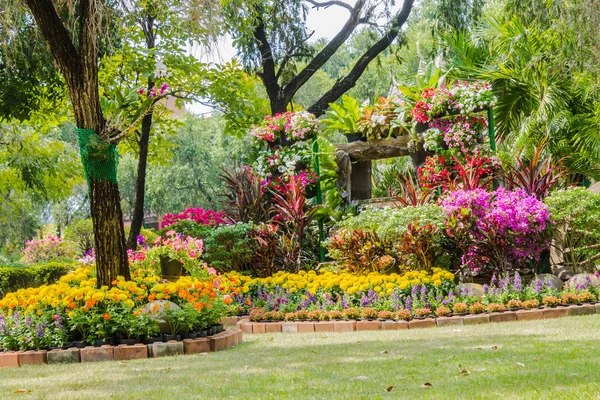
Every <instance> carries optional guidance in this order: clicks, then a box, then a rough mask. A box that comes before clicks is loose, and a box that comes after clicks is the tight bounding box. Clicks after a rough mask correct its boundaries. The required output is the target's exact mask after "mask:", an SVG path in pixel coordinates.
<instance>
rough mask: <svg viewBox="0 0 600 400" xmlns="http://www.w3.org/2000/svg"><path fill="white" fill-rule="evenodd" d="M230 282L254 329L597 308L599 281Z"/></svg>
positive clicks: (442, 275) (367, 278) (383, 278)
mask: <svg viewBox="0 0 600 400" xmlns="http://www.w3.org/2000/svg"><path fill="white" fill-rule="evenodd" d="M227 276H228V277H229V278H232V279H233V280H239V281H240V282H241V286H240V287H239V289H238V290H239V295H237V296H233V298H232V299H233V301H232V304H231V306H230V312H232V313H234V314H235V313H238V314H242V313H244V312H248V311H249V315H248V318H249V319H250V320H251V321H253V322H263V321H284V320H285V321H313V322H318V321H331V320H352V319H357V318H361V319H365V320H373V319H386V320H387V319H390V320H394V319H396V320H405V321H410V320H412V319H416V318H431V317H435V316H437V317H448V316H451V315H453V314H454V315H456V314H458V315H464V314H466V313H470V314H474V315H475V314H484V313H498V312H504V311H506V310H508V309H511V310H513V309H528V308H537V307H539V306H542V305H544V306H547V307H550V308H551V307H556V306H566V305H570V304H583V303H593V302H595V301H596V300H597V299H598V296H599V294H600V293H599V291H598V284H597V283H598V281H597V279H598V278H597V277H590V276H588V277H586V278H585V279H584V280H583V281H581V280H580V281H579V282H580V283H577V284H569V285H568V286H566V287H565V288H564V289H562V290H559V289H556V288H555V287H554V286H553V285H552V284H551V282H550V281H548V282H546V281H542V280H539V279H538V280H534V281H533V283H531V284H529V285H525V284H524V283H523V281H522V279H521V277H520V275H519V274H518V273H516V274H515V275H514V276H513V277H509V276H508V275H506V276H504V277H502V278H501V279H500V278H496V277H495V276H494V277H493V279H492V281H491V282H490V284H488V285H485V286H483V291H482V292H483V293H482V294H480V295H479V296H476V295H475V293H474V292H472V291H471V290H469V289H460V290H458V289H457V287H455V286H454V283H453V275H452V274H451V273H450V272H448V271H444V270H440V269H434V271H433V274H427V273H425V272H423V271H421V272H416V271H413V272H408V273H406V274H403V275H398V274H391V275H382V274H377V273H371V274H369V275H364V276H360V275H353V274H348V273H334V272H325V273H322V274H317V273H315V272H309V273H299V274H288V273H277V274H275V275H273V276H272V277H268V278H264V279H252V278H250V277H245V276H243V275H239V274H228V275H227ZM592 278H593V279H592Z"/></svg>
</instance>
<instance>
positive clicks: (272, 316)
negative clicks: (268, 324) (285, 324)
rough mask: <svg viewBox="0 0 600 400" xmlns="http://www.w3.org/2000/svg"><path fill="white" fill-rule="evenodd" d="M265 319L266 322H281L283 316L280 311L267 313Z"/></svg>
mask: <svg viewBox="0 0 600 400" xmlns="http://www.w3.org/2000/svg"><path fill="white" fill-rule="evenodd" d="M265 319H266V320H268V321H283V320H284V319H285V314H283V313H282V312H280V311H269V312H266V313H265Z"/></svg>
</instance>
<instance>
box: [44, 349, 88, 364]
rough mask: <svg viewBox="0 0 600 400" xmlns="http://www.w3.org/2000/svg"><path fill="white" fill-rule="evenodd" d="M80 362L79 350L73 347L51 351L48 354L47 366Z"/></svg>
mask: <svg viewBox="0 0 600 400" xmlns="http://www.w3.org/2000/svg"><path fill="white" fill-rule="evenodd" d="M80 361H81V360H80V359H79V349H78V348H75V347H72V348H69V349H66V350H62V349H57V350H51V351H49V352H48V364H72V363H78V362H80Z"/></svg>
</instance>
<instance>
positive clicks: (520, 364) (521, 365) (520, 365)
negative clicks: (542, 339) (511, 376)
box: [515, 362, 525, 367]
mask: <svg viewBox="0 0 600 400" xmlns="http://www.w3.org/2000/svg"><path fill="white" fill-rule="evenodd" d="M515 365H518V366H519V367H524V366H525V364H523V363H520V362H518V363H515Z"/></svg>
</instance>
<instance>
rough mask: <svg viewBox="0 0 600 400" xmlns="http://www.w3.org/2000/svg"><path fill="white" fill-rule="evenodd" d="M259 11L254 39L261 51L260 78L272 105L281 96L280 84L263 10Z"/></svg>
mask: <svg viewBox="0 0 600 400" xmlns="http://www.w3.org/2000/svg"><path fill="white" fill-rule="evenodd" d="M257 11H258V13H257V15H258V23H257V24H256V27H255V28H254V39H255V40H256V44H257V45H258V49H259V50H260V58H261V64H262V72H261V74H260V75H259V76H260V78H261V79H262V81H263V83H264V85H265V89H267V93H268V95H269V99H270V100H271V104H273V103H274V102H275V101H276V99H277V96H278V95H279V93H278V92H279V84H278V83H277V77H276V74H275V60H274V58H273V51H272V50H271V45H270V44H269V41H268V40H267V34H266V27H265V22H264V21H263V16H262V13H261V12H260V11H261V10H257Z"/></svg>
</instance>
